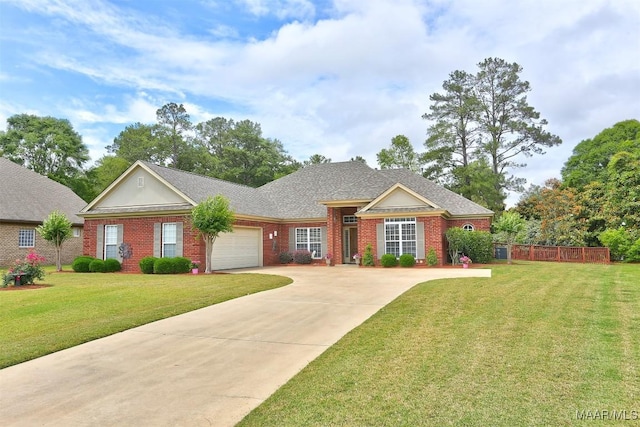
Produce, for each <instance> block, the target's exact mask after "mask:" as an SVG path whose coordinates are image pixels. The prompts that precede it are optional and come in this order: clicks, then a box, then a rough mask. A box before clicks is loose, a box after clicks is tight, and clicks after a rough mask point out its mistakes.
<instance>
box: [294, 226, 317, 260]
mask: <svg viewBox="0 0 640 427" xmlns="http://www.w3.org/2000/svg"><path fill="white" fill-rule="evenodd" d="M296 250H297V251H304V250H307V251H309V252H311V254H312V256H313V257H314V258H316V259H318V258H322V257H323V255H322V232H321V230H320V227H310V228H296Z"/></svg>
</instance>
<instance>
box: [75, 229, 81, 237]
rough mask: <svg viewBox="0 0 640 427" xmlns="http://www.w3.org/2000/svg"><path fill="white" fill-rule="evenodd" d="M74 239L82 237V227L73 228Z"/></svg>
mask: <svg viewBox="0 0 640 427" xmlns="http://www.w3.org/2000/svg"><path fill="white" fill-rule="evenodd" d="M73 237H80V227H73Z"/></svg>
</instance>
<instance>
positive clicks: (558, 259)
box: [556, 246, 560, 262]
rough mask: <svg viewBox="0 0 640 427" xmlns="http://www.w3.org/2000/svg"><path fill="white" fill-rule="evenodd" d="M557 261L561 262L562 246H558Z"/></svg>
mask: <svg viewBox="0 0 640 427" xmlns="http://www.w3.org/2000/svg"><path fill="white" fill-rule="evenodd" d="M556 261H558V262H560V246H558V252H557V255H556Z"/></svg>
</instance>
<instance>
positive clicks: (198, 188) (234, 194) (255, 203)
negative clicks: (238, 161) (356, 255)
mask: <svg viewBox="0 0 640 427" xmlns="http://www.w3.org/2000/svg"><path fill="white" fill-rule="evenodd" d="M143 163H144V165H145V166H147V167H148V168H149V169H151V170H152V171H153V172H155V173H157V174H158V175H159V176H160V177H162V178H163V179H164V180H165V181H167V182H169V183H170V184H171V185H173V186H174V187H176V188H177V189H178V190H179V191H180V192H182V193H183V194H184V195H185V196H187V197H189V198H190V199H191V200H193V201H194V202H196V203H200V202H201V201H203V200H204V199H206V198H207V197H209V196H216V195H217V194H222V195H223V196H225V197H226V198H227V199H229V205H230V207H231V209H232V210H233V211H235V212H237V213H239V214H244V215H254V216H262V217H271V218H277V217H278V209H277V208H276V207H275V206H274V205H273V203H272V202H271V200H269V199H268V198H267V197H265V196H263V195H262V194H261V193H260V192H259V191H258V190H257V189H255V188H252V187H247V186H245V185H240V184H235V183H232V182H228V181H222V180H220V179H216V178H210V177H207V176H202V175H196V174H194V173H190V172H184V171H180V170H177V169H171V168H167V167H164V166H158V165H154V164H152V163H147V162H143Z"/></svg>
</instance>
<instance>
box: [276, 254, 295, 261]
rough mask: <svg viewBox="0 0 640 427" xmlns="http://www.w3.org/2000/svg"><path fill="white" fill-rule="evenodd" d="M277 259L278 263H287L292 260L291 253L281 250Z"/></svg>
mask: <svg viewBox="0 0 640 427" xmlns="http://www.w3.org/2000/svg"><path fill="white" fill-rule="evenodd" d="M278 259H279V260H280V264H289V263H290V262H291V261H293V255H292V254H291V252H282V253H280V255H278Z"/></svg>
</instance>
